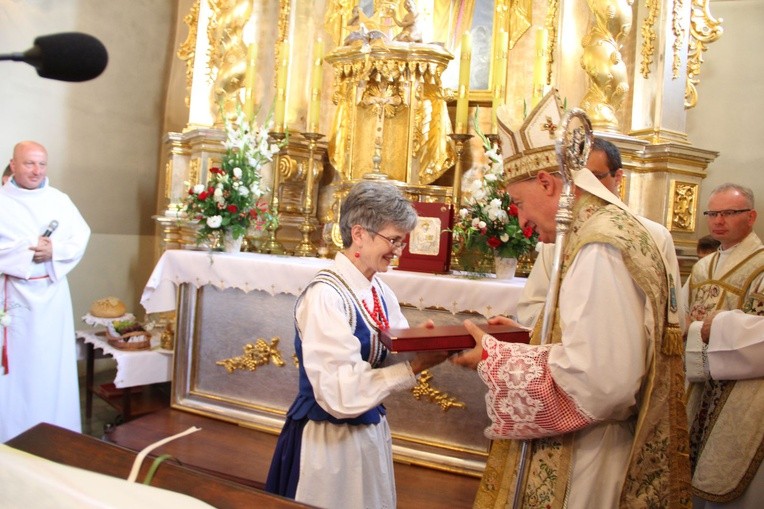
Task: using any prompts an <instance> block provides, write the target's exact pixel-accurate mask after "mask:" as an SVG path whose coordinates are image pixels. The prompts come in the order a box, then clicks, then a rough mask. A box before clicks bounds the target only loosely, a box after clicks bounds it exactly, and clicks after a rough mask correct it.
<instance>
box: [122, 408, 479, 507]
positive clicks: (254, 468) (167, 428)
mask: <svg viewBox="0 0 764 509" xmlns="http://www.w3.org/2000/svg"><path fill="white" fill-rule="evenodd" d="M191 426H198V427H200V428H202V431H198V432H196V433H194V434H193V435H190V436H189V437H184V439H180V440H175V441H173V442H170V443H168V444H166V445H164V446H162V447H160V448H158V449H156V450H155V451H154V452H155V453H156V454H171V455H172V456H173V457H175V458H177V459H178V460H179V461H180V462H181V463H182V464H184V465H186V466H187V467H189V468H193V469H196V470H200V471H202V472H205V473H208V474H212V475H216V476H219V477H222V478H224V479H228V480H230V481H235V482H237V483H241V484H244V485H248V486H251V487H255V488H262V487H263V486H264V485H265V479H266V477H267V476H268V468H269V467H270V463H271V456H272V455H273V450H274V449H275V446H276V440H277V436H276V435H273V434H271V433H266V432H263V431H258V430H255V429H250V428H245V427H242V426H238V425H237V424H234V423H229V422H225V421H221V420H219V419H212V418H209V417H204V416H200V415H195V414H192V413H189V412H184V411H182V410H176V409H172V408H168V409H163V410H160V411H158V412H154V413H152V414H149V415H145V416H143V417H139V418H137V419H133V420H132V421H130V422H128V423H125V424H122V425H120V426H117V427H116V428H115V429H114V431H112V432H111V433H110V434H109V435H107V440H109V441H112V442H114V443H116V444H119V445H121V446H123V447H127V448H128V449H133V450H136V451H138V450H141V449H143V448H144V447H146V446H147V445H149V444H152V443H154V442H156V441H158V440H161V439H162V438H164V437H167V436H171V435H174V434H176V433H180V432H181V431H184V430H186V429H188V428H189V427H191ZM185 438H189V439H188V440H186V439H185ZM395 483H396V487H397V491H398V509H409V508H411V509H421V508H422V507H426V508H428V509H436V508H441V507H442V508H453V509H457V508H468V507H472V502H473V500H474V498H475V494H476V493H477V489H478V485H479V484H480V480H479V479H478V478H476V477H470V476H465V475H461V474H456V473H451V472H444V471H440V470H434V469H430V468H424V467H419V466H416V465H406V464H402V463H396V464H395Z"/></svg>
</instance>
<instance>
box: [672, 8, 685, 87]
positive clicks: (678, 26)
mask: <svg viewBox="0 0 764 509" xmlns="http://www.w3.org/2000/svg"><path fill="white" fill-rule="evenodd" d="M683 7H684V0H674V8H673V10H672V11H671V33H672V34H673V35H674V43H673V44H672V45H671V49H673V50H674V57H673V59H672V61H671V77H672V78H673V79H677V78H678V77H679V69H680V67H681V64H682V49H683V48H682V42H683V41H684V31H685V30H684V28H683V27H682V9H683Z"/></svg>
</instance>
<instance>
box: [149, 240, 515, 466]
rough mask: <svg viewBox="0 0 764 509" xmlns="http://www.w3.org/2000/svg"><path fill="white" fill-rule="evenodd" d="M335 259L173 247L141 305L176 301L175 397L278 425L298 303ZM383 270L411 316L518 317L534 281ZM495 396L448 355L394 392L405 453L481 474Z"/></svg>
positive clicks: (289, 381) (178, 402)
mask: <svg viewBox="0 0 764 509" xmlns="http://www.w3.org/2000/svg"><path fill="white" fill-rule="evenodd" d="M330 263H331V261H330V260H321V259H316V258H295V257H288V256H274V255H263V254H250V253H241V254H227V253H210V252H201V251H186V250H171V251H167V252H165V253H164V254H163V255H162V257H161V259H160V260H159V262H158V263H157V266H156V267H155V269H154V271H153V273H152V275H151V277H150V278H149V281H148V283H147V285H146V288H145V289H144V292H143V296H142V298H141V304H142V305H143V306H144V308H145V309H146V311H148V312H149V313H155V312H166V311H170V310H173V309H176V310H177V326H176V337H175V365H174V371H173V384H172V399H171V406H172V407H173V408H178V409H182V410H186V411H189V412H193V413H197V414H201V415H205V416H209V417H214V418H217V419H221V420H226V421H229V422H235V423H238V424H242V425H246V426H249V427H253V428H256V429H258V430H262V431H267V432H270V433H274V434H277V433H279V431H280V430H281V427H282V425H283V422H284V416H285V414H286V410H287V409H288V408H289V405H290V404H291V403H292V400H293V399H294V397H295V394H296V392H297V387H298V369H297V363H296V357H295V354H294V316H293V313H294V305H295V301H296V298H297V295H299V294H300V293H301V292H302V290H303V289H304V288H305V286H306V285H307V284H308V282H309V281H310V280H311V279H312V277H313V276H314V275H315V273H316V272H317V271H318V270H320V269H321V268H323V267H326V266H328V265H329V264H330ZM380 277H381V278H382V279H383V280H384V281H385V282H387V283H388V284H389V285H390V286H391V287H392V289H393V291H394V292H395V293H396V296H397V297H398V298H399V300H400V301H401V303H402V304H403V306H402V309H403V313H404V314H405V315H406V317H407V319H408V321H409V323H410V324H418V323H422V322H423V321H424V320H426V319H432V320H433V321H434V322H435V324H436V325H452V324H455V323H461V322H462V321H463V320H464V319H465V318H472V319H474V320H476V321H478V322H480V321H484V320H485V319H486V318H487V317H490V316H494V315H497V314H504V315H513V314H514V313H515V309H516V304H517V300H518V299H519V296H520V293H521V292H522V288H523V285H524V282H525V280H524V279H521V278H515V279H512V280H508V281H499V280H496V279H494V278H481V279H469V278H465V277H457V276H451V275H433V274H423V273H417V272H408V271H402V270H397V269H394V270H390V271H388V272H386V273H383V274H380ZM253 353H254V354H255V355H252V354H253ZM399 356H400V358H402V359H405V358H407V357H406V355H405V354H399ZM254 359H257V362H254ZM485 393H486V388H485V385H484V384H483V383H482V382H481V381H480V379H479V377H478V376H477V374H476V373H475V372H474V371H471V370H467V369H464V368H461V367H459V366H455V365H453V364H451V363H448V362H445V363H443V364H441V365H439V366H436V367H434V368H432V369H430V370H427V372H426V373H424V372H423V373H422V374H421V375H420V377H419V385H418V386H417V387H416V388H415V389H412V391H405V392H399V393H396V394H393V395H391V396H390V397H388V398H386V400H385V406H386V408H387V410H388V412H387V417H388V422H389V423H390V427H391V430H392V433H393V454H394V457H395V459H396V460H397V461H399V462H408V463H415V464H419V465H425V466H430V467H433V468H438V469H443V470H449V471H451V472H460V473H465V474H468V475H472V476H478V475H480V473H481V472H482V470H483V468H484V467H485V458H486V457H487V452H488V445H489V441H488V439H487V438H485V436H484V435H483V430H484V429H485V428H486V427H487V426H488V425H489V424H490V420H489V418H488V416H487V413H486V409H485Z"/></svg>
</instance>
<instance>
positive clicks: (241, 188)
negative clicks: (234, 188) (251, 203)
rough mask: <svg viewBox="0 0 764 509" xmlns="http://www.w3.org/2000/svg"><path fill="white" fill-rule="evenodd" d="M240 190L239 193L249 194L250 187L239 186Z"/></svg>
mask: <svg viewBox="0 0 764 509" xmlns="http://www.w3.org/2000/svg"><path fill="white" fill-rule="evenodd" d="M238 191H239V194H240V195H242V196H247V195H248V194H249V189H248V188H247V186H239V189H238Z"/></svg>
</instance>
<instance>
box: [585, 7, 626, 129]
mask: <svg viewBox="0 0 764 509" xmlns="http://www.w3.org/2000/svg"><path fill="white" fill-rule="evenodd" d="M632 3H633V0H588V4H589V8H590V9H591V11H592V24H591V27H590V29H589V32H588V33H587V34H586V35H585V36H584V39H583V41H581V44H582V45H583V47H584V52H583V55H582V56H581V67H583V69H584V71H585V72H586V74H587V75H588V78H589V79H588V88H587V91H586V94H585V95H584V98H583V99H582V101H581V107H582V108H583V109H584V111H586V113H587V114H588V115H589V118H590V119H591V121H592V125H593V126H594V127H595V128H599V129H604V130H613V131H615V130H617V128H618V119H617V116H616V112H617V111H618V109H619V108H620V107H621V104H622V103H623V100H624V99H625V98H626V96H627V94H628V92H629V82H628V74H627V69H626V63H625V62H624V60H623V58H622V56H621V51H620V50H621V47H622V45H623V41H624V40H625V38H626V37H627V36H628V34H629V33H630V32H631V22H632Z"/></svg>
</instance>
